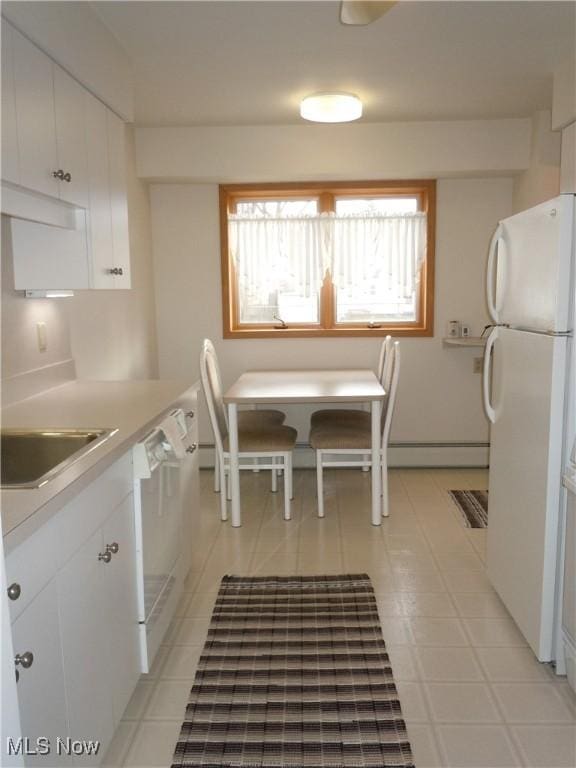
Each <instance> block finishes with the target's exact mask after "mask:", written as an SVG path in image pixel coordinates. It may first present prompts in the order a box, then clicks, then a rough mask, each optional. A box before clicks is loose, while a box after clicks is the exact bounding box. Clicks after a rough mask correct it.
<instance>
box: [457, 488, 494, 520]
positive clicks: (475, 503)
mask: <svg viewBox="0 0 576 768" xmlns="http://www.w3.org/2000/svg"><path fill="white" fill-rule="evenodd" d="M448 493H449V494H450V496H451V497H452V500H453V501H454V503H455V504H456V506H457V507H458V510H459V512H460V514H461V515H462V518H463V520H464V524H465V525H466V527H467V528H486V527H487V525H488V491H448Z"/></svg>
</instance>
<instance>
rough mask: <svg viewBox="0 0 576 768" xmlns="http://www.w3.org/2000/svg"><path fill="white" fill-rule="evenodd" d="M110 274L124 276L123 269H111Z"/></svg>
mask: <svg viewBox="0 0 576 768" xmlns="http://www.w3.org/2000/svg"><path fill="white" fill-rule="evenodd" d="M108 272H109V274H111V275H123V274H124V270H123V269H122V267H111V268H110V269H109V270H108Z"/></svg>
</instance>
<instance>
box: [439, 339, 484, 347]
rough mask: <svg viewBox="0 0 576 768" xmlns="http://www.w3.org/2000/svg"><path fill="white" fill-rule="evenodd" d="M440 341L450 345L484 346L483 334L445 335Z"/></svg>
mask: <svg viewBox="0 0 576 768" xmlns="http://www.w3.org/2000/svg"><path fill="white" fill-rule="evenodd" d="M442 341H443V342H444V344H448V345H450V346H451V347H485V346H486V339H485V338H484V337H483V336H445V337H444V338H443V339H442Z"/></svg>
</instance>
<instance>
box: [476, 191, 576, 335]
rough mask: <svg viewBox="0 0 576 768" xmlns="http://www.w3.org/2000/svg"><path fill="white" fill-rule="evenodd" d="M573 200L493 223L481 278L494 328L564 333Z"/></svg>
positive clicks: (551, 203)
mask: <svg viewBox="0 0 576 768" xmlns="http://www.w3.org/2000/svg"><path fill="white" fill-rule="evenodd" d="M575 200H576V198H575V196H574V195H560V196H559V197H557V198H554V199H553V200H550V201H548V202H546V203H542V204H541V205H538V206H536V207H535V208H530V209H529V210H527V211H522V213H518V214H517V215H516V216H512V217H510V218H508V219H504V220H503V221H501V222H500V223H499V225H498V227H497V230H496V232H495V234H494V237H493V238H492V242H491V244H490V251H489V257H488V273H487V300H488V306H489V309H490V314H491V317H492V319H493V320H494V322H496V323H501V324H504V325H510V326H512V327H514V328H529V329H535V330H541V331H546V332H565V331H567V330H569V329H570V324H571V321H570V319H569V306H570V291H569V286H570V275H571V261H572V258H573V255H572V254H573V245H572V243H573V228H574V206H575Z"/></svg>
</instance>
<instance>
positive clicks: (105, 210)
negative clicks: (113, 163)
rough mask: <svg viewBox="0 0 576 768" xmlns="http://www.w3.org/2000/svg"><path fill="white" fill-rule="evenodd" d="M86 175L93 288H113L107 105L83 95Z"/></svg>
mask: <svg viewBox="0 0 576 768" xmlns="http://www.w3.org/2000/svg"><path fill="white" fill-rule="evenodd" d="M85 98H86V119H87V131H88V133H87V135H88V146H89V147H90V152H89V155H88V177H89V189H90V226H89V230H90V252H91V260H92V287H93V288H112V287H113V284H114V280H113V275H112V272H111V270H112V268H113V267H114V262H113V256H112V252H113V245H112V217H111V214H110V182H109V179H108V136H107V129H106V107H105V106H104V104H102V102H100V101H98V99H95V98H94V97H93V96H90V94H86V97H85Z"/></svg>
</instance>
